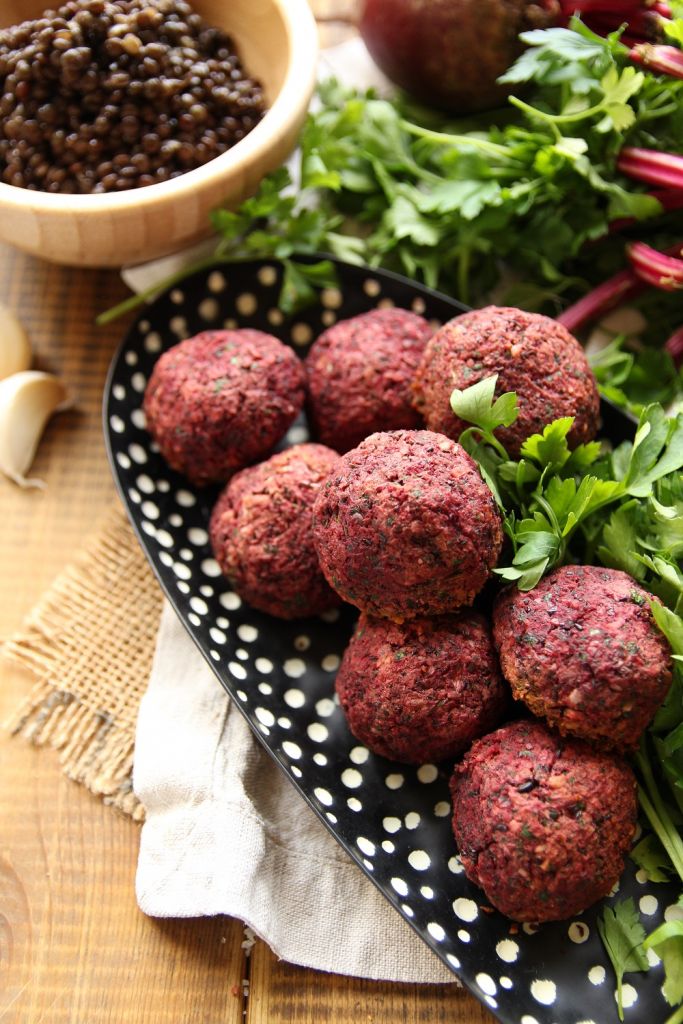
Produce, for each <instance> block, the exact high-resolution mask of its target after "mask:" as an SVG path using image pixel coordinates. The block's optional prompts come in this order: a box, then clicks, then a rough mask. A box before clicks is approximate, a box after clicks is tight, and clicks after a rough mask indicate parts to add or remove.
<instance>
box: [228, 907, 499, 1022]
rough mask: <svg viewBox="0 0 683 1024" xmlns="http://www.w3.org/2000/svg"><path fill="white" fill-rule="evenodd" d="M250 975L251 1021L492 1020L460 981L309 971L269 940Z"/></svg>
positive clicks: (256, 953)
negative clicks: (391, 980) (412, 981)
mask: <svg viewBox="0 0 683 1024" xmlns="http://www.w3.org/2000/svg"><path fill="white" fill-rule="evenodd" d="M369 927H372V923H371V922H369ZM249 978H250V989H249V999H248V1002H247V1024H275V1022H277V1024H285V1022H287V1024H323V1022H329V1024H415V1022H417V1021H419V1022H420V1024H492V1016H491V1014H490V1013H489V1012H488V1011H487V1010H485V1009H484V1008H483V1007H482V1006H481V1004H480V1003H478V1002H476V1001H475V1000H474V999H473V998H472V996H471V995H469V993H468V992H467V991H466V990H465V989H463V988H460V986H459V985H457V984H453V985H406V984H400V985H399V984H387V983H386V982H377V981H368V980H366V979H364V978H347V977H342V976H341V975H336V974H323V973H322V972H321V971H309V970H304V969H303V968H301V967H294V966H293V965H292V964H287V963H285V962H284V961H282V960H277V958H276V957H275V956H274V955H273V954H272V952H271V951H270V949H268V947H267V946H266V945H264V944H263V943H260V944H259V945H258V946H257V947H256V948H255V949H254V952H253V953H252V955H251V964H250V974H249Z"/></svg>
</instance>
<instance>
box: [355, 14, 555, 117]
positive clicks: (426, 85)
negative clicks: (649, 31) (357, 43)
mask: <svg viewBox="0 0 683 1024" xmlns="http://www.w3.org/2000/svg"><path fill="white" fill-rule="evenodd" d="M558 12H559V4H558V3H557V0H537V2H533V0H364V4H363V9H362V11H361V18H360V26H359V27H360V33H361V35H362V37H363V40H364V41H365V45H366V46H367V48H368V50H369V51H370V54H371V56H372V57H373V59H374V60H375V62H376V63H377V64H378V65H379V67H380V68H381V69H382V71H383V72H384V73H385V74H386V75H387V76H388V77H389V78H390V79H391V80H392V82H394V83H395V84H396V85H399V86H400V87H401V88H402V89H405V90H406V91H407V92H409V93H411V94H412V95H413V96H415V97H416V98H417V99H419V100H421V101H422V102H423V103H426V104H428V105H429V106H433V107H441V108H443V109H446V110H450V111H453V112H455V113H469V112H471V111H477V110H487V109H490V108H491V107H494V106H496V105H497V104H499V103H500V102H501V101H502V100H503V99H504V97H505V96H506V95H507V91H506V90H505V89H503V88H502V87H501V86H499V85H497V83H496V79H497V78H498V76H499V75H502V74H503V72H504V71H506V70H507V68H508V67H509V66H510V65H511V64H512V62H513V61H514V60H515V58H516V57H518V56H519V54H520V53H521V50H522V44H521V43H520V41H519V38H518V37H519V34H520V32H525V31H528V30H529V29H533V28H546V27H547V26H549V25H552V24H553V23H554V22H555V21H556V18H557V15H558Z"/></svg>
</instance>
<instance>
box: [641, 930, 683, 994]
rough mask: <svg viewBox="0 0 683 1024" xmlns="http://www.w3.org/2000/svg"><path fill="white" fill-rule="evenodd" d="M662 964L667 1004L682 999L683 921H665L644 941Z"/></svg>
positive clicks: (663, 987)
mask: <svg viewBox="0 0 683 1024" xmlns="http://www.w3.org/2000/svg"><path fill="white" fill-rule="evenodd" d="M644 948H645V949H646V950H648V949H652V950H654V952H655V953H656V954H657V956H658V957H659V958H660V959H661V961H662V963H663V964H664V985H663V986H662V992H663V993H664V998H665V999H666V1001H667V1003H668V1004H669V1006H678V1004H679V1003H680V1002H682V1001H683V921H665V922H664V924H661V925H660V926H659V928H656V929H655V930H654V931H653V932H652V933H651V934H650V935H648V937H647V939H646V940H645V942H644Z"/></svg>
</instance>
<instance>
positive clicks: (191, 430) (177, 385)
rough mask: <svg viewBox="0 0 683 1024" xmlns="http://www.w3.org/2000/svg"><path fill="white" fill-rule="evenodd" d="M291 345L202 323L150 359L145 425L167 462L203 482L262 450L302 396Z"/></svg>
mask: <svg viewBox="0 0 683 1024" xmlns="http://www.w3.org/2000/svg"><path fill="white" fill-rule="evenodd" d="M304 387H305V372H304V368H303V364H302V363H301V361H300V360H299V359H298V357H297V356H296V355H295V354H294V352H293V351H292V350H291V349H290V348H288V347H287V346H286V345H283V344H282V342H281V341H278V339H277V338H274V337H273V336H272V335H270V334H264V333H263V331H254V330H251V329H249V328H244V329H242V330H235V331H203V332H202V333H201V334H198V335H196V336H195V337H194V338H188V340H187V341H181V342H180V344H178V345H174V346H173V348H171V349H169V350H168V352H165V353H164V354H163V355H162V356H160V358H159V359H158V360H157V363H156V365H155V367H154V370H153V371H152V375H151V377H150V379H149V383H148V385H147V390H146V391H145V399H144V411H145V417H146V419H147V428H148V430H149V432H150V433H151V434H152V437H153V438H154V440H155V441H156V442H157V444H158V445H159V448H160V450H161V454H162V455H163V456H164V458H165V459H166V461H167V462H168V464H169V466H171V467H172V468H173V469H176V470H177V471H178V472H179V473H183V474H184V475H185V476H186V477H187V478H188V479H189V480H191V481H192V483H194V484H196V485H197V486H203V485H204V484H208V483H220V482H222V481H224V480H227V478H228V477H229V476H231V475H232V473H234V472H235V471H236V470H238V469H242V467H243V466H248V465H249V464H250V463H252V462H255V461H256V460H257V459H260V458H263V457H264V456H265V455H267V454H268V453H269V452H270V451H271V450H272V449H273V448H274V446H275V445H276V444H277V443H278V441H279V440H280V439H281V438H282V437H283V436H284V434H285V433H286V432H287V429H288V427H289V426H290V425H291V423H292V422H293V421H294V420H295V419H296V417H297V416H298V414H299V413H300V411H301V409H302V406H303V403H304Z"/></svg>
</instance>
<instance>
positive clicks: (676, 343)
mask: <svg viewBox="0 0 683 1024" xmlns="http://www.w3.org/2000/svg"><path fill="white" fill-rule="evenodd" d="M664 351H665V352H668V353H669V355H670V356H671V358H672V359H673V361H674V366H675V367H676V369H678V368H679V367H680V366H681V363H683V327H679V328H678V330H677V331H674V333H673V334H672V335H671V337H670V338H668V339H667V341H665V342H664Z"/></svg>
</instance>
